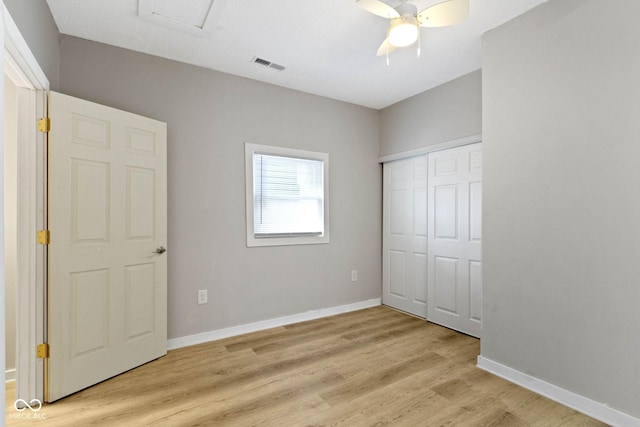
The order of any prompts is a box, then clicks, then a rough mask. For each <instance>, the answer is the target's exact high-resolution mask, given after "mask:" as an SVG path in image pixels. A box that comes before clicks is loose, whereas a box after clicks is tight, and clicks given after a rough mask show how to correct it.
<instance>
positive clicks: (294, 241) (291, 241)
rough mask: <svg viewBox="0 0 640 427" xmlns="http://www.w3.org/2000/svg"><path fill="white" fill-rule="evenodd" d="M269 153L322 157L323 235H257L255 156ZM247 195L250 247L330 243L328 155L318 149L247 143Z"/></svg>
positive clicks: (320, 158) (295, 156) (300, 156)
mask: <svg viewBox="0 0 640 427" xmlns="http://www.w3.org/2000/svg"><path fill="white" fill-rule="evenodd" d="M255 153H258V154H267V155H272V156H282V157H294V158H300V159H309V160H320V161H322V162H323V169H324V171H323V180H324V181H323V186H324V200H323V203H324V232H323V234H321V235H313V236H309V235H300V236H282V237H259V238H256V237H255V233H254V227H253V220H254V218H253V212H254V199H253V155H254V154H255ZM244 154H245V195H246V217H247V247H259V246H288V245H315V244H322V243H329V241H330V239H329V154H327V153H319V152H316V151H306V150H297V149H294V148H286V147H274V146H270V145H259V144H250V143H245V145H244Z"/></svg>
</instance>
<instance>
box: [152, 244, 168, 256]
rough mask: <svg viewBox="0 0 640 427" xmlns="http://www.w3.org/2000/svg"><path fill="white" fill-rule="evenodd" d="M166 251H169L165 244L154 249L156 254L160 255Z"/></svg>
mask: <svg viewBox="0 0 640 427" xmlns="http://www.w3.org/2000/svg"><path fill="white" fill-rule="evenodd" d="M165 252H167V249H166V248H165V247H164V246H158V249H156V250H155V251H153V253H154V254H158V255H162V254H163V253H165Z"/></svg>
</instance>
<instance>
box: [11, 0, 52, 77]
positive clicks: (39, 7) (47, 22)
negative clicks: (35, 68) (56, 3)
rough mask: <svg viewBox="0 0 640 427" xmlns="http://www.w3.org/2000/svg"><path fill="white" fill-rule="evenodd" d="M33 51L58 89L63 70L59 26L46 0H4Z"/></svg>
mask: <svg viewBox="0 0 640 427" xmlns="http://www.w3.org/2000/svg"><path fill="white" fill-rule="evenodd" d="M3 2H4V5H5V6H6V7H7V10H8V11H9V14H10V15H11V17H12V18H13V20H14V22H15V23H16V25H17V26H18V29H19V30H20V33H21V34H22V37H24V39H25V41H26V42H27V44H28V45H29V48H30V49H31V53H33V56H35V58H36V60H37V61H38V64H39V65H40V67H41V68H42V71H44V73H45V75H46V76H47V79H49V83H50V85H51V88H52V89H55V88H57V86H58V80H59V69H60V50H59V49H58V35H59V33H58V27H57V26H56V24H55V22H54V21H53V17H52V16H51V11H50V10H49V6H48V5H47V2H46V1H45V0H3Z"/></svg>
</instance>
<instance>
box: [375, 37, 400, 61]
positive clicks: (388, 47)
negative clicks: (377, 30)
mask: <svg viewBox="0 0 640 427" xmlns="http://www.w3.org/2000/svg"><path fill="white" fill-rule="evenodd" d="M394 50H396V46H394V45H392V44H391V43H389V38H388V37H387V38H386V39H384V41H383V42H382V44H381V45H380V47H379V48H378V53H377V54H376V55H378V56H384V55H386V54H387V53H391V52H393V51H394Z"/></svg>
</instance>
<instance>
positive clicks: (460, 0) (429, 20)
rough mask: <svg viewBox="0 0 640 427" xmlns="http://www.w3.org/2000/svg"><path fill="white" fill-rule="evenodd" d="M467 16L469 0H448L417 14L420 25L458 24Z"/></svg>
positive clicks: (442, 25) (444, 25) (443, 25)
mask: <svg viewBox="0 0 640 427" xmlns="http://www.w3.org/2000/svg"><path fill="white" fill-rule="evenodd" d="M468 16H469V0H448V1H443V2H442V3H438V4H436V5H435V6H431V7H428V8H426V9H425V10H423V11H422V12H420V13H419V14H418V22H419V23H420V26H421V27H446V26H447V25H454V24H459V23H460V22H462V21H464V20H465V19H467V17H468Z"/></svg>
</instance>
